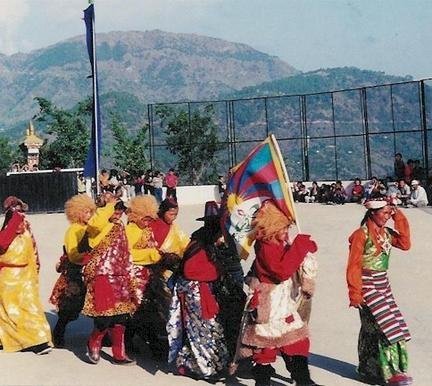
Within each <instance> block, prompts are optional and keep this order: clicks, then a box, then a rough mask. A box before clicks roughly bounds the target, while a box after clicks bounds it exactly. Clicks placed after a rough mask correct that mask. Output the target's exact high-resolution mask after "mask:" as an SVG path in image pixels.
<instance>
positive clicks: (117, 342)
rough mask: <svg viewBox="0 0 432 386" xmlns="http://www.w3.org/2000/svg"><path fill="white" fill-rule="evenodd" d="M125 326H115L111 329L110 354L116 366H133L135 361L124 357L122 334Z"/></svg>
mask: <svg viewBox="0 0 432 386" xmlns="http://www.w3.org/2000/svg"><path fill="white" fill-rule="evenodd" d="M125 329H126V328H125V326H123V325H121V324H115V325H114V327H112V328H111V339H112V347H111V348H112V353H113V358H114V363H116V364H118V365H131V364H135V361H134V360H132V359H130V358H128V357H127V355H126V350H125V344H124V334H125Z"/></svg>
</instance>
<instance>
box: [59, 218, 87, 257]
mask: <svg viewBox="0 0 432 386" xmlns="http://www.w3.org/2000/svg"><path fill="white" fill-rule="evenodd" d="M86 230H87V225H83V224H78V223H73V224H71V225H70V226H69V228H68V229H67V231H66V233H65V238H64V246H65V250H66V254H67V256H68V259H69V261H70V262H71V263H74V264H79V263H81V261H82V253H79V252H78V244H79V242H80V241H81V239H82V238H83V237H84V234H85V232H86Z"/></svg>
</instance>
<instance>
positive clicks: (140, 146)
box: [111, 115, 149, 176]
mask: <svg viewBox="0 0 432 386" xmlns="http://www.w3.org/2000/svg"><path fill="white" fill-rule="evenodd" d="M111 131H112V134H113V138H114V143H113V146H112V148H113V153H114V165H115V166H117V167H118V168H119V169H120V170H125V171H127V172H128V173H129V174H131V175H132V176H138V175H139V174H141V173H142V172H143V171H144V170H146V169H147V168H148V166H149V162H148V159H147V156H146V155H147V154H148V147H149V144H148V141H147V132H148V127H147V126H144V127H142V128H141V129H140V130H138V133H137V134H136V135H132V134H130V133H128V130H127V129H126V127H125V126H124V125H123V124H122V123H121V122H120V120H119V119H118V117H117V116H116V115H112V119H111Z"/></svg>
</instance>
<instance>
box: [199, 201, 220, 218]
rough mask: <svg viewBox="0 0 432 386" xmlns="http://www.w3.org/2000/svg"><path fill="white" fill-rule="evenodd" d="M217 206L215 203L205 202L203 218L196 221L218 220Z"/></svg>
mask: <svg viewBox="0 0 432 386" xmlns="http://www.w3.org/2000/svg"><path fill="white" fill-rule="evenodd" d="M219 212H220V211H219V205H218V204H217V202H216V201H207V202H206V203H205V208H204V217H200V218H197V219H196V220H197V221H209V220H217V219H219V218H220V213H219Z"/></svg>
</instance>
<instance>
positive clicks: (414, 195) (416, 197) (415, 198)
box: [408, 180, 429, 207]
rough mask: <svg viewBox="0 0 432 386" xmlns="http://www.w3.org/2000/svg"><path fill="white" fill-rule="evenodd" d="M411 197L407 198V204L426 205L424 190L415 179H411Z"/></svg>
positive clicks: (426, 199)
mask: <svg viewBox="0 0 432 386" xmlns="http://www.w3.org/2000/svg"><path fill="white" fill-rule="evenodd" d="M411 188H412V190H411V197H410V199H409V200H408V204H411V205H413V206H416V207H422V206H426V205H427V204H428V203H429V202H428V198H427V194H426V190H425V189H424V188H423V187H422V186H420V185H419V182H418V181H417V180H412V181H411Z"/></svg>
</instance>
